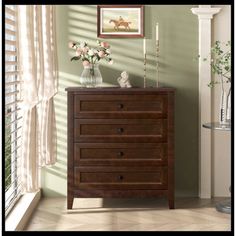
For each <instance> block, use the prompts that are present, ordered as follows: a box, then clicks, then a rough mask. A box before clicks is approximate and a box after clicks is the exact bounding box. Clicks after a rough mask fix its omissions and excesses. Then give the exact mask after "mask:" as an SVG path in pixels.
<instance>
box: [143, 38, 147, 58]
mask: <svg viewBox="0 0 236 236" xmlns="http://www.w3.org/2000/svg"><path fill="white" fill-rule="evenodd" d="M145 54H146V38H143V55H145Z"/></svg>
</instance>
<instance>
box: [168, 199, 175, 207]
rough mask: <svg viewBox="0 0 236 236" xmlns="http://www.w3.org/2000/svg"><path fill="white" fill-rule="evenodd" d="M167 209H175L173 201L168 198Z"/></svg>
mask: <svg viewBox="0 0 236 236" xmlns="http://www.w3.org/2000/svg"><path fill="white" fill-rule="evenodd" d="M168 201H169V209H175V201H174V198H169V199H168Z"/></svg>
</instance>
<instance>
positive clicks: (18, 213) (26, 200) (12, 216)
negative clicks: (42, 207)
mask: <svg viewBox="0 0 236 236" xmlns="http://www.w3.org/2000/svg"><path fill="white" fill-rule="evenodd" d="M40 198H41V191H40V190H39V191H37V192H35V193H26V194H24V195H23V196H22V197H21V198H20V199H19V201H18V202H17V203H16V205H15V206H14V208H13V209H12V210H11V212H10V213H9V215H8V216H7V218H6V221H5V228H6V229H5V230H6V231H19V230H23V229H24V227H25V226H26V224H27V223H28V221H29V219H30V216H31V214H32V213H33V210H34V209H35V207H36V206H37V204H38V202H39V200H40Z"/></svg>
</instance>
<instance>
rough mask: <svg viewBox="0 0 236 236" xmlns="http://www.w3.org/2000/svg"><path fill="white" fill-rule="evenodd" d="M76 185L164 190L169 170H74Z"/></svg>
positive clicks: (164, 168) (76, 168) (80, 186)
mask: <svg viewBox="0 0 236 236" xmlns="http://www.w3.org/2000/svg"><path fill="white" fill-rule="evenodd" d="M74 173H75V177H74V178H75V179H74V184H75V186H76V187H79V188H80V189H83V188H84V189H86V188H97V189H130V188H132V189H146V188H147V189H150V188H152V189H164V188H166V186H167V168H166V167H162V168H160V167H159V168H155V169H152V170H147V169H145V168H144V169H142V168H132V167H130V168H127V167H126V168H124V167H122V168H92V167H91V168H80V167H75V169H74Z"/></svg>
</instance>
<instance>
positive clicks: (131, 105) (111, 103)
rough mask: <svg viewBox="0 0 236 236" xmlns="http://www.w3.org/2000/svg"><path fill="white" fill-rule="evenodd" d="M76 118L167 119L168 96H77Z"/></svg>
mask: <svg viewBox="0 0 236 236" xmlns="http://www.w3.org/2000/svg"><path fill="white" fill-rule="evenodd" d="M74 99H75V101H74V113H75V117H76V118H91V117H93V118H135V117H137V118H148V117H150V118H158V117H159V118H161V117H162V118H165V117H166V116H167V95H165V94H162V95H116V96H115V95H106V96H104V95H75V96H74Z"/></svg>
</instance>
